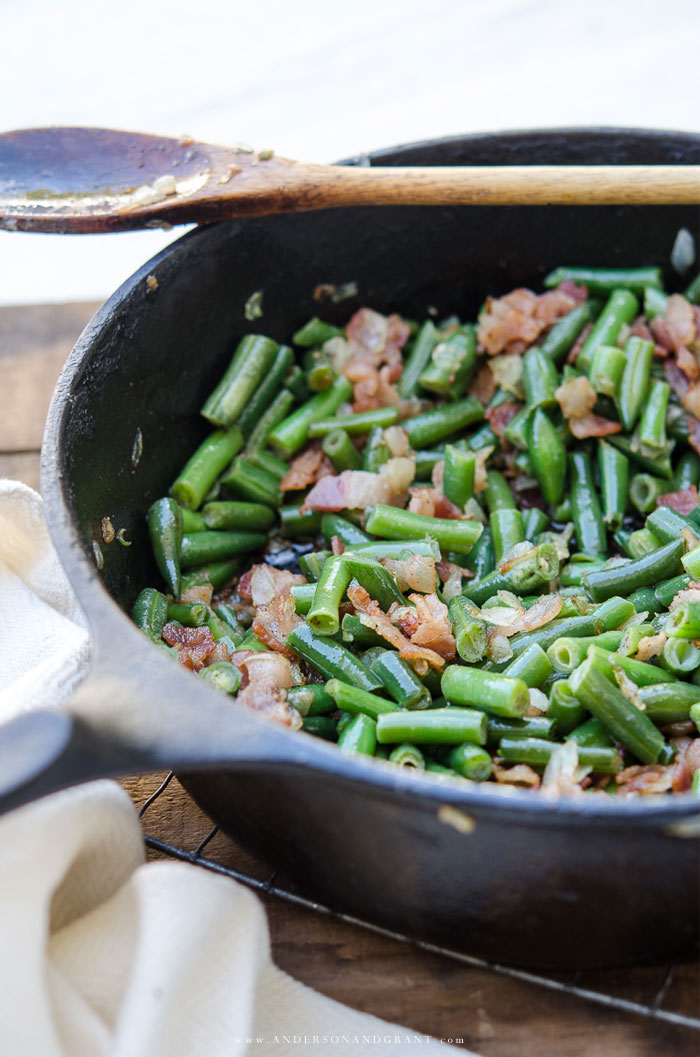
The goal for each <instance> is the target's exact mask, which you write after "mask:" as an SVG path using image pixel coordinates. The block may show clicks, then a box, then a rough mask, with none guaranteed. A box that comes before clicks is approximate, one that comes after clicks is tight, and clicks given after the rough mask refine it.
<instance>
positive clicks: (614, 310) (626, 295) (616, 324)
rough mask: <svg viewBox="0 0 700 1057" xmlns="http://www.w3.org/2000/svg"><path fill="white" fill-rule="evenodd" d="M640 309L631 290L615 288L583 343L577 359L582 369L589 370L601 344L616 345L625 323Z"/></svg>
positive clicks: (577, 364)
mask: <svg viewBox="0 0 700 1057" xmlns="http://www.w3.org/2000/svg"><path fill="white" fill-rule="evenodd" d="M638 311H639V301H638V300H637V298H636V297H635V296H634V294H632V293H630V291H629V290H625V289H620V290H613V291H612V293H611V294H610V297H609V298H608V301H607V303H606V304H605V305H604V307H603V310H602V311H601V313H600V315H599V316H598V319H597V320H596V322H595V325H594V327H593V330H592V331H591V332H590V334H589V335H588V337H587V338H586V340H585V341H584V343H583V346H582V348H581V351H580V353H579V355H578V358H577V360H576V366H577V368H578V369H579V370H581V371H588V370H589V369H590V366H591V360H592V358H593V354H594V352H595V350H596V349H597V348H598V346H599V345H615V344H616V342H617V338H618V335H619V333H620V330H621V328H622V326H623V324H625V323H631V322H632V320H633V319H634V317H635V316H636V315H637V313H638Z"/></svg>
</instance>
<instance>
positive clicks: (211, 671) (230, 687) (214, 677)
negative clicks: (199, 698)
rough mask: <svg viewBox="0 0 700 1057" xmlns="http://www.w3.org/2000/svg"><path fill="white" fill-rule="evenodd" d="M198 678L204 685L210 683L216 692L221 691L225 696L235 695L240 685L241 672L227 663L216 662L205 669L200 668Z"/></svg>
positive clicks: (233, 665)
mask: <svg viewBox="0 0 700 1057" xmlns="http://www.w3.org/2000/svg"><path fill="white" fill-rule="evenodd" d="M199 678H200V679H203V680H204V682H205V683H211V685H212V686H214V687H216V689H217V690H223V692H224V693H225V694H235V693H237V691H238V688H239V687H240V685H241V679H242V676H241V672H240V669H238V668H236V666H235V664H231V663H230V662H229V661H217V662H216V663H215V664H210V665H209V666H208V667H207V668H202V670H201V671H200V672H199Z"/></svg>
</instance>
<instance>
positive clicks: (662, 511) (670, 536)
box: [644, 506, 692, 601]
mask: <svg viewBox="0 0 700 1057" xmlns="http://www.w3.org/2000/svg"><path fill="white" fill-rule="evenodd" d="M644 524H645V525H646V527H647V528H648V529H650V530H651V531H652V532H653V533H654V535H655V536H656V537H657V538H658V540H659V541H660V542H661V543H670V542H671V540H675V539H678V537H679V536H680V534H681V532H682V531H683V529H687V528H690V529H691V531H692V524H691V522H690V521H689V520H688V518H687V517H684V516H683V514H679V513H678V512H677V511H675V510H672V509H671V507H670V506H660V507H657V509H656V510H652V512H651V513H650V514H649V516H648V517H647V519H646V521H645V523H644ZM669 601H670V599H669Z"/></svg>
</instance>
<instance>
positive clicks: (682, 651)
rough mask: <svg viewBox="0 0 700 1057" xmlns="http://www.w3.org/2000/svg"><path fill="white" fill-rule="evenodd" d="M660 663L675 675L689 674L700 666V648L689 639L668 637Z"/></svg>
mask: <svg viewBox="0 0 700 1057" xmlns="http://www.w3.org/2000/svg"><path fill="white" fill-rule="evenodd" d="M659 664H660V665H661V666H662V667H663V668H665V669H666V670H667V671H669V672H672V673H673V674H674V675H678V676H682V675H689V674H690V673H691V672H694V671H695V669H696V668H697V667H699V666H700V648H699V647H698V646H696V645H695V643H694V642H690V641H689V640H688V639H668V640H667V641H666V642H665V643H664V648H663V650H662V652H661V656H660V657H659Z"/></svg>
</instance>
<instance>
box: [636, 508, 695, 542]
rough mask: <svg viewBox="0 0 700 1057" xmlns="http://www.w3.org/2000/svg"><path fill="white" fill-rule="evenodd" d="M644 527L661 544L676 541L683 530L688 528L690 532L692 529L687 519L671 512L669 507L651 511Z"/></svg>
mask: <svg viewBox="0 0 700 1057" xmlns="http://www.w3.org/2000/svg"><path fill="white" fill-rule="evenodd" d="M645 525H646V527H647V528H648V529H650V530H651V531H652V532H653V533H654V535H655V536H656V537H657V538H658V540H659V541H660V542H661V543H670V542H671V540H675V539H678V537H679V536H680V534H681V533H682V531H683V529H688V528H689V529H690V530H691V531H692V530H693V527H694V526H693V525H692V523H691V522H690V521H689V520H688V518H687V517H684V516H683V514H679V513H677V512H676V511H675V510H672V509H671V507H669V506H660V507H657V509H656V510H652V511H651V512H650V514H649V516H648V517H647V519H646V521H645Z"/></svg>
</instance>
